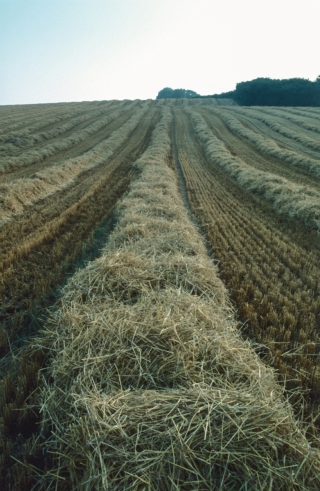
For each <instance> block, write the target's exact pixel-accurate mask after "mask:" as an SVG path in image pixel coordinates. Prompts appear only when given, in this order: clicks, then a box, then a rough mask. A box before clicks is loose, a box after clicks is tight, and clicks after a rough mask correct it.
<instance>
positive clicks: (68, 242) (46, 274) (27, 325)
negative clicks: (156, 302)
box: [0, 109, 158, 490]
mask: <svg viewBox="0 0 320 491" xmlns="http://www.w3.org/2000/svg"><path fill="white" fill-rule="evenodd" d="M157 120H158V112H157V110H155V109H151V110H150V111H149V112H148V113H144V117H143V119H141V118H140V120H139V122H138V123H137V124H136V125H135V126H133V127H132V128H131V133H130V134H129V135H128V134H127V138H125V139H124V141H122V143H121V144H120V143H119V142H118V143H119V145H118V146H117V148H115V149H114V152H113V154H112V155H111V156H109V157H108V158H107V157H106V159H105V160H104V161H103V162H101V163H100V164H99V165H97V166H95V167H94V168H92V169H90V170H88V171H85V172H83V173H81V174H80V175H79V176H78V177H77V178H76V179H75V181H74V183H73V185H72V186H69V187H65V188H61V189H60V190H59V191H56V192H55V193H54V194H52V195H49V196H47V197H45V198H44V199H43V200H40V201H38V202H36V203H34V204H33V205H32V206H30V207H29V208H26V209H24V211H23V213H22V214H20V215H18V216H17V217H16V218H15V220H11V221H8V222H7V223H5V224H4V225H3V226H2V227H1V229H0V244H1V247H0V251H1V264H2V269H1V273H0V277H1V285H0V287H1V290H0V296H1V299H2V302H1V309H0V323H1V330H0V344H1V348H0V350H1V355H2V361H1V363H0V370H1V375H2V380H1V382H0V400H1V403H0V417H1V418H2V420H1V421H2V428H1V430H2V435H3V437H2V440H1V446H0V460H1V468H2V477H1V479H0V483H1V484H0V487H1V486H2V487H3V488H4V489H15V490H20V489H21V490H22V489H23V490H29V489H30V485H29V484H24V483H25V482H27V481H28V479H29V478H28V475H29V473H30V472H31V474H33V471H32V464H33V463H34V459H35V458H36V456H38V455H39V454H38V453H37V452H38V450H39V448H38V447H37V445H35V446H34V447H33V450H32V451H31V447H32V446H33V442H34V441H35V439H36V438H40V437H39V434H38V429H39V426H38V424H37V421H38V419H39V415H38V411H36V410H35V409H33V408H32V407H28V406H27V404H26V401H27V400H28V403H29V404H30V405H32V401H33V399H34V397H33V395H32V393H33V391H34V389H35V387H36V386H37V383H38V377H37V374H38V370H39V368H40V367H41V365H42V363H43V356H42V354H41V352H39V353H36V354H34V356H32V357H30V356H29V355H26V354H25V351H22V352H18V353H17V348H19V347H21V346H23V345H25V343H27V342H28V340H29V338H30V336H31V335H32V334H33V333H34V332H35V331H36V330H37V329H39V327H40V326H41V324H42V319H43V317H46V315H47V314H46V309H47V307H48V306H49V305H50V304H51V303H52V302H53V301H54V299H55V298H56V295H58V292H57V291H56V288H57V287H58V286H59V285H60V284H61V283H62V282H63V281H64V280H65V278H66V275H70V274H71V273H72V272H73V271H74V269H75V268H76V267H78V266H79V265H80V264H81V263H79V260H81V261H83V260H84V259H86V258H87V257H89V258H90V257H91V256H92V255H93V257H94V255H96V254H97V253H98V250H97V247H99V243H100V244H101V240H103V237H105V236H106V234H107V233H108V231H109V229H110V227H111V226H112V220H113V218H112V212H113V208H114V205H115V203H116V202H117V200H118V199H119V197H121V196H122V194H123V193H124V192H125V191H126V189H127V187H128V184H129V183H130V181H131V180H132V179H133V178H134V176H135V175H136V171H135V170H134V169H132V166H131V163H132V161H133V160H135V159H136V158H137V157H138V156H139V155H140V154H141V152H143V151H144V150H145V149H146V147H147V145H148V141H149V138H150V135H151V132H152V129H153V127H154V125H155V124H156V122H157ZM100 235H101V238H99V236H100ZM104 240H105V239H104ZM40 439H41V438H40ZM39 451H40V452H41V449H40V450H39ZM11 454H13V456H14V457H16V458H18V460H21V461H22V462H23V463H24V464H23V463H22V464H20V463H19V462H16V461H15V460H14V459H13V458H11V457H10V455H11ZM42 460H43V462H42ZM42 464H43V466H45V465H46V464H45V459H42V458H41V455H40V457H39V460H38V465H42ZM28 482H29V481H28ZM10 486H11V487H10Z"/></svg>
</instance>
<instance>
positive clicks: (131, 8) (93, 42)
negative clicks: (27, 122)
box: [0, 0, 320, 105]
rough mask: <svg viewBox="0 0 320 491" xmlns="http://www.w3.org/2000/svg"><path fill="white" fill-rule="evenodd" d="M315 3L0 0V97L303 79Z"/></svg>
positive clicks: (308, 71)
mask: <svg viewBox="0 0 320 491" xmlns="http://www.w3.org/2000/svg"><path fill="white" fill-rule="evenodd" d="M317 6H318V2H316V1H315V0H306V1H305V2H304V4H303V7H302V6H300V5H298V4H292V3H291V2H289V1H288V0H282V1H281V0H280V1H277V2H276V1H275V0H271V1H270V2H268V4H263V3H259V4H258V3H257V2H254V1H253V0H244V1H243V2H241V3H239V2H236V1H235V0H226V1H224V3H223V4H222V3H220V2H213V1H209V0H198V1H197V2H194V1H191V0H185V1H183V2H182V1H181V0H170V1H169V0H162V2H161V3H160V2H155V1H152V0H131V1H129V0H118V1H117V2H115V1H110V0H90V1H89V0H64V1H63V2H62V0H55V2H54V3H53V2H51V1H49V0H0V62H1V75H0V104H1V105H7V104H35V103H50V102H68V101H82V100H109V99H150V98H152V99H155V98H156V96H157V94H158V92H159V91H160V90H161V89H163V88H164V87H171V88H174V89H175V88H185V89H191V90H194V91H195V92H197V93H199V94H201V95H207V94H218V93H221V92H227V91H230V90H233V89H234V88H235V86H236V83H238V82H241V81H247V80H252V79H255V78H258V77H269V78H278V79H279V78H280V79H284V78H294V77H297V78H307V79H310V80H315V79H316V77H317V76H318V75H319V74H320V68H319V64H318V62H317V47H318V39H317V38H318V35H317V32H318V31H317V10H316V8H317Z"/></svg>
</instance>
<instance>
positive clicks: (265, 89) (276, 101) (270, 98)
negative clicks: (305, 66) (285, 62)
mask: <svg viewBox="0 0 320 491" xmlns="http://www.w3.org/2000/svg"><path fill="white" fill-rule="evenodd" d="M214 97H218V98H221V97H224V98H225V97H228V98H231V99H233V100H234V101H236V102H237V103H238V104H240V105H241V106H320V75H319V77H317V79H316V80H315V81H314V82H311V81H310V80H307V79H305V78H289V79H284V80H278V79H271V78H256V79H255V80H251V81H250V82H240V83H238V84H237V85H236V89H235V90H234V91H232V92H225V93H223V94H219V95H215V96H214Z"/></svg>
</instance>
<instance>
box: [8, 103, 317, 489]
mask: <svg viewBox="0 0 320 491" xmlns="http://www.w3.org/2000/svg"><path fill="white" fill-rule="evenodd" d="M218 102H219V104H218ZM0 178H1V181H0V182H1V184H0V280H1V281H0V298H1V304H0V354H1V361H0V374H1V381H0V391H1V392H0V397H1V399H0V400H1V402H0V418H1V420H0V425H1V439H0V462H1V475H0V488H1V489H7V490H12V491H13V490H15V491H20V490H30V489H35V490H42V489H46V490H47V489H48V490H51V489H52V490H59V491H60V490H61V491H65V490H75V489H77V490H78V489H79V490H81V491H82V490H83V491H84V490H86V491H87V490H96V489H101V490H102V489H117V490H124V489H133V490H159V491H160V490H163V489H168V490H169V489H170V490H171V489H172V490H176V489H181V490H182V489H183V490H190V491H191V490H199V491H202V490H212V489H217V490H218V489H219V490H225V491H227V490H231V489H244V490H255V489H261V490H271V489H274V490H288V491H289V490H318V489H320V478H319V475H320V454H319V450H320V440H319V429H320V411H319V404H320V366H319V361H320V333H319V326H320V296H319V293H320V285H319V278H320V274H319V273H320V261H319V259H320V248H319V245H320V235H319V228H320V109H317V108H275V107H263V108H262V107H239V106H236V105H234V104H232V101H229V100H219V101H217V100H214V99H195V100H187V99H182V100H170V99H167V100H157V101H151V100H148V101H140V100H139V101H104V102H100V101H99V102H82V103H61V104H46V105H34V106H32V105H30V106H11V107H9V106H2V107H0ZM33 486H34V488H33Z"/></svg>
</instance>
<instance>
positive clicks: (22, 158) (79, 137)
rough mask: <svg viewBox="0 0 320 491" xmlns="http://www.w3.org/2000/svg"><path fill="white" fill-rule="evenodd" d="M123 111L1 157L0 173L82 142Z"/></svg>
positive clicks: (31, 162) (26, 164)
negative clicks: (51, 139)
mask: <svg viewBox="0 0 320 491" xmlns="http://www.w3.org/2000/svg"><path fill="white" fill-rule="evenodd" d="M145 108H147V103H146V104H145ZM124 111H126V108H124V109H119V110H117V111H114V112H113V113H111V114H110V115H109V116H105V117H102V118H100V119H98V120H97V121H94V122H93V123H90V124H89V125H88V126H87V127H86V128H84V129H81V130H79V131H74V132H73V133H72V134H71V135H70V136H68V137H65V138H61V139H58V140H57V141H55V142H53V143H48V144H47V145H44V146H40V147H36V148H34V149H31V150H27V151H25V152H22V153H20V155H18V156H13V157H1V158H0V173H2V174H4V173H6V172H8V171H9V172H10V171H12V170H13V169H16V168H19V167H23V166H28V165H30V164H33V163H35V162H40V161H43V160H45V159H47V158H48V157H50V156H52V155H54V154H56V153H57V152H61V151H63V150H66V149H68V148H71V147H73V146H75V145H77V144H79V143H81V142H83V141H84V140H85V139H87V138H89V137H90V138H91V137H92V136H93V135H94V134H95V133H97V132H98V131H100V130H102V129H103V128H105V126H106V125H107V124H108V123H110V122H111V121H113V120H114V119H115V118H116V117H118V116H120V115H121V113H122V112H124Z"/></svg>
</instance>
